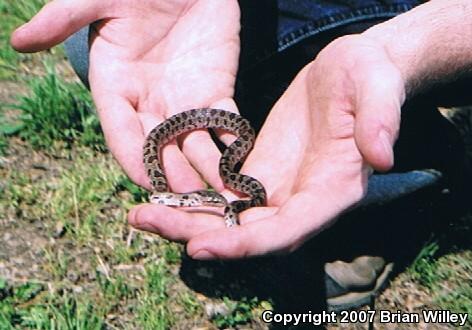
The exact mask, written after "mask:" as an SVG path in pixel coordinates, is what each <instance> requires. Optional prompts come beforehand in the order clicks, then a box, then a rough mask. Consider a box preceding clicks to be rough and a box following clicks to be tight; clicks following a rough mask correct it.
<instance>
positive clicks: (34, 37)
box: [11, 0, 107, 52]
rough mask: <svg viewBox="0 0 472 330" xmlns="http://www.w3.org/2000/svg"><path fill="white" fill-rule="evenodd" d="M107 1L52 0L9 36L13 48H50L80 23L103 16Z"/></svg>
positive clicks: (27, 50) (28, 50)
mask: <svg viewBox="0 0 472 330" xmlns="http://www.w3.org/2000/svg"><path fill="white" fill-rule="evenodd" d="M105 8H107V1H94V0H82V1H80V0H73V1H72V0H55V1H51V2H49V3H48V4H46V5H45V6H44V7H43V8H42V9H41V10H40V11H39V12H38V13H37V14H36V15H35V16H34V17H33V18H32V19H31V20H30V21H29V22H28V23H26V24H24V25H22V26H21V27H20V28H18V29H17V30H16V31H14V33H13V34H12V37H11V44H12V46H13V48H15V49H16V50H18V51H21V52H37V51H40V50H44V49H48V48H51V47H53V46H55V45H57V44H59V43H61V42H62V41H64V40H65V39H66V38H67V37H69V36H70V35H72V34H73V33H75V32H77V31H78V30H80V29H81V28H82V27H84V26H86V25H88V24H90V23H92V22H94V21H97V20H99V19H100V18H103V17H102V16H103V13H104V9H105Z"/></svg>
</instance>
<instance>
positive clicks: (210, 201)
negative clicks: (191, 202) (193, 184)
mask: <svg viewBox="0 0 472 330" xmlns="http://www.w3.org/2000/svg"><path fill="white" fill-rule="evenodd" d="M189 195H191V196H192V198H195V199H196V200H198V201H199V202H200V203H201V204H200V205H207V206H226V205H228V201H227V200H226V198H224V197H223V195H221V194H219V193H217V192H216V191H212V190H197V191H194V192H192V193H190V194H189Z"/></svg>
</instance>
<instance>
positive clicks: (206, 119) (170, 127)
mask: <svg viewBox="0 0 472 330" xmlns="http://www.w3.org/2000/svg"><path fill="white" fill-rule="evenodd" d="M200 128H212V129H215V128H216V129H223V130H226V131H229V132H231V133H234V134H236V135H237V139H236V140H235V141H234V142H233V143H232V144H230V145H229V146H228V147H227V148H226V149H225V150H224V151H223V154H222V156H221V158H220V164H219V172H220V176H221V178H222V179H223V183H224V184H225V186H226V187H228V188H230V189H232V190H235V191H238V192H242V193H244V194H246V195H248V196H249V199H244V200H236V201H233V202H231V203H228V202H227V200H226V198H225V197H223V196H222V195H220V194H219V193H217V192H216V191H211V190H197V191H194V192H189V193H183V194H180V193H172V192H169V187H168V184H167V179H166V177H165V174H164V169H163V167H162V162H161V157H160V148H161V147H162V146H164V145H165V144H166V143H168V142H169V141H171V140H172V139H174V138H175V137H177V136H179V135H180V134H182V133H185V132H188V131H192V130H195V129H200ZM254 139H255V132H254V129H253V128H252V127H251V125H250V123H249V121H248V120H247V119H245V118H243V117H241V116H240V115H238V114H235V113H233V112H229V111H225V110H220V109H211V108H202V109H192V110H188V111H185V112H181V113H178V114H176V115H174V116H172V117H170V118H168V119H167V120H166V121H164V122H162V123H161V124H159V125H157V126H156V127H155V128H154V129H153V130H152V131H151V132H150V133H149V135H148V136H147V138H146V141H145V143H144V149H143V155H144V157H143V161H144V167H145V169H146V173H147V175H148V176H149V179H150V180H151V184H152V187H153V191H152V193H151V195H150V201H151V203H155V204H163V205H168V206H201V205H209V206H224V207H225V209H224V220H225V224H226V226H228V227H231V226H234V225H236V224H239V220H238V214H239V213H240V212H242V211H244V210H246V209H248V208H250V207H254V206H262V205H264V204H265V201H266V192H265V189H264V186H263V185H262V184H261V183H260V182H259V181H257V180H256V179H254V178H252V177H250V176H248V175H244V174H240V173H236V172H235V167H236V165H237V164H238V163H240V162H241V161H242V160H243V159H244V158H245V156H246V155H247V153H248V152H249V151H250V150H251V148H252V146H253V144H254Z"/></svg>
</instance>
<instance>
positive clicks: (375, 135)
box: [129, 36, 405, 259]
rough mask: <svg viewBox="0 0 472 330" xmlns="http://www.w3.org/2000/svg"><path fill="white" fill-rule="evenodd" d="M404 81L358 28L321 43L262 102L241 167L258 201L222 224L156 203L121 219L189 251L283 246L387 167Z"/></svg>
mask: <svg viewBox="0 0 472 330" xmlns="http://www.w3.org/2000/svg"><path fill="white" fill-rule="evenodd" d="M404 86H405V84H404V81H403V79H402V76H401V73H400V71H399V70H398V69H397V67H396V66H395V65H394V64H393V63H392V62H391V60H390V58H389V57H388V54H386V52H385V49H384V48H383V47H380V46H379V45H378V43H376V42H375V41H372V40H370V39H368V38H366V37H363V36H348V37H344V38H341V39H338V40H336V41H334V42H333V43H331V44H330V45H328V46H327V47H326V48H325V49H324V50H323V51H322V52H321V53H320V54H319V55H318V57H317V58H316V59H315V60H314V61H313V62H312V63H310V64H308V65H307V66H306V67H305V68H304V69H303V70H302V71H301V72H300V73H299V74H298V76H297V77H296V78H295V80H294V81H293V83H292V84H291V86H290V87H289V88H288V90H287V91H286V92H285V94H284V95H283V96H282V97H281V99H280V100H279V101H278V102H277V104H276V105H275V106H274V108H273V109H272V111H271V113H270V115H269V117H268V119H267V121H266V122H265V124H264V127H263V129H262V130H261V132H260V134H259V136H258V139H257V141H256V145H255V147H254V149H253V151H252V152H251V154H250V156H249V157H248V159H247V161H246V162H245V164H244V167H243V168H242V172H244V173H245V174H248V175H251V176H254V177H255V178H257V179H259V180H260V181H261V182H262V183H263V184H264V185H265V187H266V190H267V193H268V197H269V199H268V205H269V207H265V208H253V209H250V210H247V211H245V212H243V213H242V214H241V217H240V222H241V226H239V227H236V228H231V229H227V228H223V224H222V222H221V221H218V220H216V218H217V217H216V216H213V215H208V214H195V213H186V212H183V211H180V210H176V209H170V208H167V207H162V206H156V205H141V206H138V207H136V208H135V209H133V210H132V211H131V212H130V215H129V221H130V223H131V224H132V225H133V226H135V227H137V228H140V229H145V230H148V231H152V232H155V233H158V234H160V235H162V236H164V237H167V238H169V239H172V240H182V241H188V245H187V251H188V253H189V255H190V256H192V257H193V258H197V259H211V258H224V259H226V258H241V257H247V256H254V255H263V254H268V253H285V252H290V251H293V250H294V249H296V248H298V247H299V246H300V245H301V244H303V243H304V242H305V241H306V240H308V239H309V238H310V237H312V236H313V235H316V234H317V233H319V232H320V231H321V230H322V229H324V228H325V227H326V226H328V225H329V224H330V223H331V222H332V220H333V219H334V218H336V217H337V216H338V215H339V214H340V213H341V212H343V211H345V210H346V209H347V208H349V207H350V206H352V205H353V204H355V203H356V202H357V201H359V200H360V199H361V198H362V196H363V195H364V193H365V190H366V186H367V178H368V176H369V174H370V173H371V171H372V168H375V169H377V170H381V171H382V170H387V169H389V168H390V167H391V166H392V165H393V152H392V145H393V143H394V141H395V139H396V136H397V132H398V128H399V122H400V108H401V104H402V103H403V101H404V95H405V90H404Z"/></svg>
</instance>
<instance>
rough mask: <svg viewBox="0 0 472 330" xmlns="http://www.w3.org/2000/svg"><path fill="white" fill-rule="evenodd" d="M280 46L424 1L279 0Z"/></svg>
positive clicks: (384, 16)
mask: <svg viewBox="0 0 472 330" xmlns="http://www.w3.org/2000/svg"><path fill="white" fill-rule="evenodd" d="M277 3H278V12H279V18H278V26H277V36H278V38H277V39H278V43H277V46H278V50H279V51H281V50H283V49H286V48H288V47H290V46H291V45H293V44H295V43H297V42H299V41H301V40H303V39H305V38H307V37H310V36H313V35H315V34H318V33H320V32H322V31H326V30H329V29H332V28H335V27H338V26H341V25H346V24H349V23H353V22H359V21H365V20H371V19H379V18H384V19H386V18H391V17H394V16H396V15H398V14H401V13H403V12H405V11H407V10H410V9H411V8H413V7H414V6H416V5H418V4H420V1H412V0H410V1H408V0H390V1H389V0H383V1H381V0H357V1H356V0H338V1H326V0H278V1H277Z"/></svg>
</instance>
